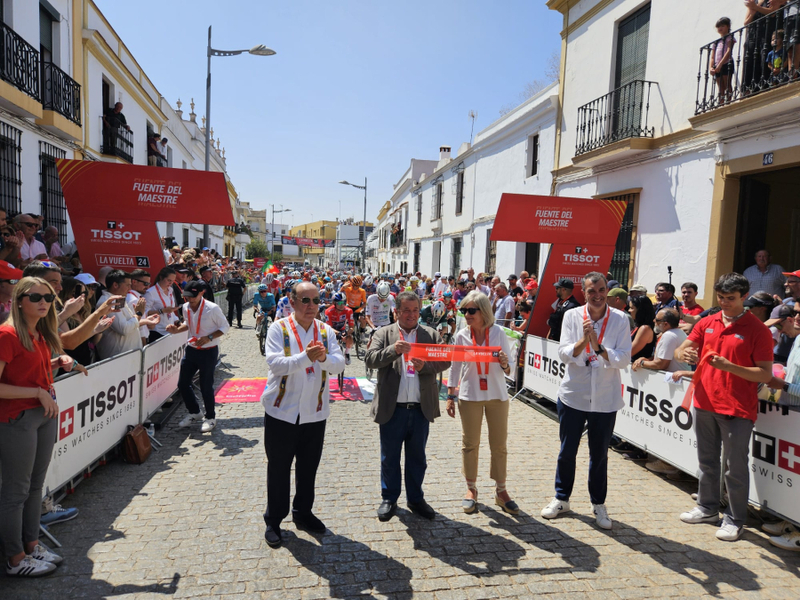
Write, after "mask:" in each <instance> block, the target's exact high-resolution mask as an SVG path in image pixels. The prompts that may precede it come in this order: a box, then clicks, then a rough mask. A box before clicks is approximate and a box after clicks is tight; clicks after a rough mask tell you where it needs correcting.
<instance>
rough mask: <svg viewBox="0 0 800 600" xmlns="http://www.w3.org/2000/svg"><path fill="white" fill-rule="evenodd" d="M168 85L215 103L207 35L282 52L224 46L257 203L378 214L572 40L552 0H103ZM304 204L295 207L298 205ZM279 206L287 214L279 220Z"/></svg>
mask: <svg viewBox="0 0 800 600" xmlns="http://www.w3.org/2000/svg"><path fill="white" fill-rule="evenodd" d="M95 1H96V3H97V5H98V6H99V7H100V9H101V10H102V11H103V13H104V14H105V15H106V17H107V18H108V20H109V22H110V23H111V24H112V26H113V27H114V29H115V30H116V31H117V33H118V34H119V35H120V36H121V37H122V39H123V40H124V41H125V43H126V44H127V46H128V48H130V50H131V51H132V52H133V54H134V56H135V57H136V59H137V61H138V62H139V64H140V65H141V66H142V68H144V70H145V71H146V73H147V74H148V75H149V77H150V79H151V80H152V81H153V83H154V84H155V85H156V87H157V88H158V90H159V92H161V94H162V95H163V96H164V97H165V98H167V99H168V100H169V101H170V102H171V103H172V104H173V105H174V104H175V101H176V100H177V99H178V98H179V97H180V99H181V100H182V101H183V103H184V107H183V110H184V112H185V113H188V111H189V108H188V104H189V100H190V98H191V97H194V99H195V102H196V103H197V107H196V109H195V110H196V112H197V114H198V119H199V118H200V115H203V114H205V74H206V57H205V52H206V41H207V30H208V26H209V25H212V26H213V38H212V45H213V47H215V48H218V49H241V48H249V47H251V46H254V45H256V44H259V43H261V44H264V45H266V46H268V47H270V48H272V49H274V50H275V51H276V52H277V55H276V56H271V57H257V56H250V55H243V56H237V57H230V58H213V59H212V66H211V69H212V102H211V123H212V126H213V128H214V133H215V135H216V137H218V138H220V140H221V142H222V145H223V146H225V148H226V157H227V162H228V173H229V175H230V176H231V179H232V180H233V183H234V185H235V186H236V189H237V190H238V192H239V195H240V197H241V199H242V200H245V201H249V202H250V203H251V205H252V206H254V207H255V208H265V207H268V205H269V204H270V203H274V204H276V205H281V204H282V205H283V206H284V207H285V208H291V209H292V211H293V212H291V213H287V214H286V215H284V216H285V218H284V222H287V223H290V224H294V225H299V224H301V223H305V222H308V221H311V219H312V216H313V219H315V220H319V219H322V218H324V219H336V218H337V217H338V216H339V202H340V201H341V216H342V217H343V218H345V217H348V216H355V217H356V218H360V217H361V214H362V211H363V194H362V192H361V191H360V190H356V189H354V188H350V187H345V186H342V185H338V184H337V182H338V181H340V180H342V179H347V180H349V181H351V182H353V183H361V184H363V181H364V177H365V176H366V177H368V178H369V186H368V187H369V198H368V209H367V219H368V220H370V221H374V220H375V217H376V215H377V212H378V210H379V209H380V207H381V205H382V204H383V203H384V202H385V201H386V200H388V199H389V198H390V197H391V195H392V191H393V188H392V186H393V185H394V183H396V182H397V180H398V179H399V178H400V176H401V175H402V174H403V172H404V171H405V169H406V168H407V167H408V163H409V160H410V159H411V158H420V159H438V149H439V146H440V145H449V146H452V148H453V152H455V151H456V150H457V149H458V147H459V145H460V144H461V143H462V142H465V141H469V135H470V119H469V117H468V113H469V111H470V110H475V111H476V112H477V113H478V117H477V120H476V124H475V131H476V132H477V131H479V130H481V129H483V128H484V127H486V126H487V125H488V124H489V123H491V122H492V121H494V120H495V119H496V118H498V116H499V112H498V111H499V109H500V107H501V106H503V105H507V104H508V103H510V102H514V101H515V100H516V99H517V97H518V95H519V93H520V91H521V90H522V89H523V87H524V86H525V84H526V83H527V82H529V81H532V80H534V79H541V78H542V77H543V74H544V70H545V67H546V61H547V57H548V56H549V55H550V54H552V53H553V52H556V51H558V50H559V48H560V37H559V31H560V29H561V19H560V14H558V13H556V12H554V11H548V10H547V8H546V7H545V1H544V0H484V1H482V2H479V1H475V0H466V1H461V2H454V1H450V0H427V1H422V0H401V1H396V2H388V1H385V0H372V1H367V0H361V1H355V0H344V1H339V2H320V1H316V0H314V1H312V0H292V1H290V2H282V3H278V2H269V1H258V2H256V1H253V0H250V1H244V0H227V1H224V2H220V1H218V0H215V1H212V0H194V1H192V2H176V1H165V0H158V1H156V0H136V2H135V3H131V2H121V1H120V0H95ZM290 215H291V217H290ZM277 220H278V219H277V218H276V221H277Z"/></svg>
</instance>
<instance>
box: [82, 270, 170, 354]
mask: <svg viewBox="0 0 800 600" xmlns="http://www.w3.org/2000/svg"><path fill="white" fill-rule="evenodd" d="M130 289H131V276H130V275H129V274H128V273H125V272H124V271H118V270H115V271H111V272H110V273H109V274H108V275H106V289H104V290H103V294H102V295H101V296H100V299H99V300H98V305H100V304H103V303H104V302H105V301H106V300H108V299H109V298H110V297H111V296H121V297H122V298H125V297H126V296H127V294H128V292H129V291H130ZM119 308H120V311H119V312H118V313H117V314H116V317H115V319H114V322H113V323H111V327H109V328H108V329H106V331H105V333H103V335H102V337H101V338H100V341H99V342H97V352H98V354H99V355H100V358H101V360H105V359H107V358H113V357H115V356H117V355H118V354H122V353H123V352H127V351H128V350H139V349H141V348H142V340H141V337H140V336H139V327H140V318H139V317H138V316H137V315H136V313H135V312H134V311H133V310H131V307H130V306H128V304H127V303H125V301H124V300H121V301H120V305H119ZM158 320H159V317H158V315H152V316H150V317H146V318H145V319H142V321H143V322H144V326H145V328H146V327H147V324H148V323H152V324H153V325H154V326H155V324H156V323H158Z"/></svg>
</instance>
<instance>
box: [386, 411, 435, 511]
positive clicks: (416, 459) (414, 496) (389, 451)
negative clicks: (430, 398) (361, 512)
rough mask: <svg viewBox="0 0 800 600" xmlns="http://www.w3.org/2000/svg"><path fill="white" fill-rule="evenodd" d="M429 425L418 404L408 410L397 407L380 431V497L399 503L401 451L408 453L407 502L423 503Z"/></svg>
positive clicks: (406, 473) (406, 471) (406, 474)
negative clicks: (403, 449)
mask: <svg viewBox="0 0 800 600" xmlns="http://www.w3.org/2000/svg"><path fill="white" fill-rule="evenodd" d="M429 427H430V423H428V419H426V418H425V415H423V414H422V410H421V408H420V407H419V404H415V405H414V407H413V408H406V405H405V404H398V405H397V407H396V408H395V409H394V414H393V415H392V418H391V419H389V421H388V422H386V423H384V424H383V425H381V426H380V428H381V497H382V498H383V499H384V500H390V501H391V502H397V499H398V498H399V497H400V481H401V470H400V451H401V450H402V448H403V445H404V444H405V451H406V469H405V481H406V498H407V500H408V501H409V502H412V503H416V502H421V501H422V499H423V498H424V494H423V493H422V482H423V481H424V480H425V470H426V469H427V468H428V463H427V461H426V459H425V445H426V444H427V443H428V429H429Z"/></svg>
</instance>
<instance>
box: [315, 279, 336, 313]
mask: <svg viewBox="0 0 800 600" xmlns="http://www.w3.org/2000/svg"><path fill="white" fill-rule="evenodd" d="M335 293H336V291H335V290H334V289H333V284H332V283H326V284H325V287H324V288H322V290H320V293H319V310H320V312H321V313H323V314H325V310H326V309H327V308H328V307H329V306H331V305H332V304H333V296H334V294H335Z"/></svg>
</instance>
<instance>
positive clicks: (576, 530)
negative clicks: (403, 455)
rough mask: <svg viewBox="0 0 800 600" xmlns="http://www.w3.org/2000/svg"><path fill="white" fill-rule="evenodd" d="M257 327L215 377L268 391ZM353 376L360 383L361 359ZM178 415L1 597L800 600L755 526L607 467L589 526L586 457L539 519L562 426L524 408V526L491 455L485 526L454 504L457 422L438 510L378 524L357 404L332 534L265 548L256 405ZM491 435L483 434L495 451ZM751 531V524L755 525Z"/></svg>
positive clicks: (513, 430)
mask: <svg viewBox="0 0 800 600" xmlns="http://www.w3.org/2000/svg"><path fill="white" fill-rule="evenodd" d="M251 314H252V313H251V312H250V311H248V312H247V317H246V318H245V323H246V327H245V329H243V330H238V329H233V330H232V332H231V333H230V335H229V336H226V338H225V339H224V341H223V351H224V352H225V353H226V357H225V359H224V360H225V361H226V362H227V363H229V364H231V365H232V366H233V369H232V370H231V371H229V372H220V373H219V375H220V376H223V377H256V376H262V377H263V376H265V374H266V365H265V363H264V362H263V358H262V357H261V356H260V355H259V354H258V350H257V347H256V339H255V336H254V335H253V329H252V325H253V319H252V316H251ZM348 375H352V376H360V377H363V364H362V363H361V362H360V361H357V360H354V361H353V365H352V366H351V367H349V368H348ZM184 412H185V411H184V410H183V409H181V410H179V412H178V413H177V414H176V415H175V416H173V418H172V420H171V422H170V423H169V424H168V425H167V427H166V428H165V429H164V430H162V431H161V432H160V433H159V435H158V437H159V439H160V441H162V442H163V443H164V448H163V450H162V451H161V452H158V453H154V454H153V455H152V456H151V457H150V459H149V461H148V462H147V463H145V464H144V465H141V466H134V465H127V464H124V463H121V462H119V461H114V462H112V463H111V464H109V465H107V466H105V467H102V468H100V469H98V470H97V471H95V473H94V474H93V476H92V478H91V479H89V480H88V481H86V482H84V483H83V484H81V485H80V486H78V488H77V490H76V493H75V494H74V495H72V496H70V497H68V498H67V499H66V500H65V501H64V502H63V504H64V505H65V506H76V507H78V508H80V511H81V514H80V516H79V517H78V518H77V519H75V520H73V521H70V522H67V523H64V524H60V525H56V526H54V527H53V532H54V534H55V535H56V536H57V537H58V538H59V539H60V540H61V541H62V543H63V544H64V548H63V549H62V553H63V556H64V563H63V564H62V566H61V567H59V569H58V571H57V572H56V573H55V574H54V575H52V576H50V577H47V578H43V579H39V580H25V581H21V580H12V579H10V578H7V577H3V576H0V598H3V599H4V600H11V599H17V598H32V599H37V600H39V599H41V598H66V599H75V598H91V599H96V598H106V597H114V598H136V599H140V598H167V597H174V598H190V597H194V598H231V599H233V598H237V599H238V598H276V599H277V598H286V599H306V598H308V599H312V598H394V599H408V598H419V599H434V598H435V599H439V600H449V599H453V600H463V599H467V598H468V599H480V598H538V597H547V598H562V597H567V596H569V597H570V598H581V597H587V598H592V599H595V600H601V599H604V598H614V599H616V598H653V597H688V598H700V597H711V596H713V597H716V598H769V599H778V598H798V597H800V585H798V584H799V583H800V581H799V580H798V564H800V555H798V554H794V553H790V552H784V551H780V550H777V549H776V548H773V547H772V546H770V545H769V543H768V542H767V538H766V536H765V535H763V534H762V533H760V532H758V531H757V530H756V529H755V527H754V526H753V527H750V528H748V529H747V531H746V533H745V535H744V537H743V539H742V540H740V541H738V542H736V543H724V542H719V541H717V540H716V538H715V537H714V531H715V528H714V527H713V526H711V525H685V524H683V523H681V522H680V521H679V519H678V514H679V513H680V512H681V511H683V510H687V509H689V508H690V507H691V505H692V501H691V498H690V496H689V494H690V493H691V491H692V490H691V489H690V487H689V486H687V485H686V484H676V483H674V482H670V481H667V480H664V479H661V478H659V477H658V476H655V475H653V474H651V473H650V472H648V471H647V470H646V469H644V468H643V467H642V466H640V465H638V464H635V463H632V462H630V461H626V460H623V459H622V458H621V457H619V456H618V455H617V454H615V453H612V456H611V457H610V486H609V487H610V490H609V497H608V506H609V510H610V513H611V516H612V518H613V519H614V528H613V530H612V531H603V530H600V529H598V528H596V527H595V526H594V520H593V518H592V517H591V506H590V504H589V499H588V494H587V492H586V485H585V478H586V464H587V461H588V458H587V452H586V448H585V446H584V447H583V448H582V451H581V454H580V457H579V459H580V462H579V467H578V482H579V483H578V485H576V493H575V496H574V498H573V502H572V505H573V509H574V512H573V513H572V514H570V515H566V516H564V517H562V518H559V519H557V520H555V521H546V520H544V519H542V518H541V517H540V516H539V511H540V509H541V507H542V506H544V505H545V504H546V503H547V501H548V500H549V499H550V497H551V495H552V493H553V492H552V487H553V477H554V469H555V458H556V454H557V451H558V431H557V426H556V424H555V423H554V422H553V421H551V420H549V419H547V418H546V417H544V416H542V415H540V414H539V413H537V412H536V411H534V410H532V409H530V408H529V407H527V406H525V405H523V404H521V403H519V402H514V404H513V405H512V407H511V415H510V423H509V456H510V459H509V476H508V485H509V490H510V492H511V494H512V496H513V497H514V498H515V499H516V500H517V501H518V502H519V504H520V506H521V508H522V509H523V511H525V513H524V514H521V515H520V516H519V517H510V516H508V515H505V514H504V513H502V512H500V511H499V508H498V507H496V506H495V505H494V502H493V494H492V487H491V481H490V480H489V479H488V476H487V474H488V443H487V441H486V440H484V443H483V446H482V448H481V449H482V450H483V453H482V455H481V469H480V473H481V479H480V480H479V487H480V500H481V502H482V503H483V504H482V505H481V510H480V512H478V513H476V514H474V515H465V514H464V513H463V512H462V510H461V507H460V504H461V496H462V492H463V484H462V479H461V475H460V436H461V426H460V423H459V421H458V419H450V418H448V417H447V416H446V415H444V416H443V417H442V418H440V419H438V420H437V421H436V423H435V424H434V425H433V426H432V427H431V435H430V440H429V444H428V463H429V467H428V475H427V478H426V482H425V490H426V499H427V500H428V501H429V502H430V504H431V505H432V506H433V507H434V508H435V509H436V510H437V512H438V513H439V514H438V515H437V517H436V520H435V521H433V522H428V521H424V520H420V519H419V518H417V517H416V516H415V515H412V514H411V513H409V512H408V511H407V510H405V503H404V502H403V501H402V500H401V504H400V506H401V510H399V511H398V516H397V517H395V518H394V519H393V520H392V521H390V522H388V523H380V522H379V521H378V520H377V518H376V516H375V511H376V509H377V507H378V504H379V502H380V483H379V466H380V465H379V451H378V431H377V426H376V425H375V424H374V423H372V422H371V420H370V419H369V410H368V406H367V405H366V404H365V403H361V402H347V401H343V402H337V403H335V404H334V406H333V407H332V412H331V418H330V420H329V421H328V429H327V434H326V443H325V451H324V455H323V459H322V464H321V467H320V472H319V477H318V495H317V500H316V505H315V512H316V513H317V515H318V516H319V517H320V518H321V519H322V520H323V521H325V523H326V525H327V526H328V529H329V533H328V534H327V535H324V536H319V537H314V536H311V535H309V534H307V533H303V532H295V530H294V527H293V525H292V524H291V523H287V530H288V531H289V532H290V533H291V536H292V537H291V539H289V540H288V542H287V543H286V544H285V545H284V547H283V548H280V549H278V550H271V549H270V548H268V547H267V545H266V542H265V541H264V537H263V535H264V523H263V520H262V512H263V510H264V502H265V487H266V486H265V478H266V468H265V466H266V465H265V463H266V459H265V455H264V448H263V438H262V435H263V434H262V426H263V411H262V408H261V405H260V404H226V405H223V406H220V407H219V409H218V413H217V415H218V428H217V430H216V431H214V432H212V433H211V434H205V435H203V434H201V433H200V432H199V428H198V429H194V430H191V431H189V430H178V429H175V424H176V423H177V421H178V420H179V418H180V417H181V416H182V415H183V414H184ZM485 435H486V434H485V432H484V437H485ZM753 525H754V524H753Z"/></svg>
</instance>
